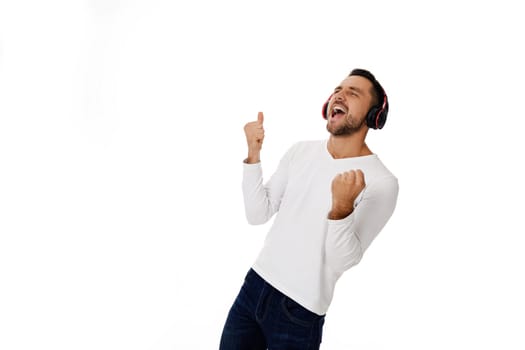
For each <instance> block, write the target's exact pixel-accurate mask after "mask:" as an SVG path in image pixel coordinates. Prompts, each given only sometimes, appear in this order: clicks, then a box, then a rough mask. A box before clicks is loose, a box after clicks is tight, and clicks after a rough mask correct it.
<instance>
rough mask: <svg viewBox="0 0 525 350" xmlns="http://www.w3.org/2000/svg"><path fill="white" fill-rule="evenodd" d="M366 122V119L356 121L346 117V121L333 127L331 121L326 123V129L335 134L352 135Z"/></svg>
mask: <svg viewBox="0 0 525 350" xmlns="http://www.w3.org/2000/svg"><path fill="white" fill-rule="evenodd" d="M364 124H365V119H363V120H362V121H361V122H355V119H353V118H351V117H350V118H348V117H345V120H344V123H343V124H341V125H339V126H334V127H332V126H331V125H330V123H327V124H326V130H328V132H329V133H330V134H332V135H333V136H344V135H352V134H354V133H355V132H357V131H359V130H360V129H361V128H362V127H363V125H364Z"/></svg>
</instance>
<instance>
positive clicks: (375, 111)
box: [366, 102, 388, 129]
mask: <svg viewBox="0 0 525 350" xmlns="http://www.w3.org/2000/svg"><path fill="white" fill-rule="evenodd" d="M387 114H388V102H386V104H385V108H383V109H381V108H380V107H377V106H375V107H372V108H370V110H369V111H368V114H367V115H366V125H368V127H369V128H372V129H382V128H383V126H385V123H386V116H387Z"/></svg>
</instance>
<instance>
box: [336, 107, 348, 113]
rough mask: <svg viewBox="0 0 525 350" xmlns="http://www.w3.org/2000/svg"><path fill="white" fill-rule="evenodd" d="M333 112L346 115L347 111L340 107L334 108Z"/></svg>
mask: <svg viewBox="0 0 525 350" xmlns="http://www.w3.org/2000/svg"><path fill="white" fill-rule="evenodd" d="M333 111H334V114H336V113H346V111H345V110H344V109H343V108H341V107H339V106H336V107H334V109H333Z"/></svg>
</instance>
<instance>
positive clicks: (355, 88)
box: [334, 85, 363, 95]
mask: <svg viewBox="0 0 525 350" xmlns="http://www.w3.org/2000/svg"><path fill="white" fill-rule="evenodd" d="M348 88H349V89H350V90H353V91H355V92H357V93H358V94H361V95H363V90H361V89H360V88H358V87H356V86H350V87H348ZM342 89H343V87H342V86H341V85H339V86H338V87H336V88H335V89H334V92H337V91H340V90H342Z"/></svg>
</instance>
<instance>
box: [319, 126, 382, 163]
mask: <svg viewBox="0 0 525 350" xmlns="http://www.w3.org/2000/svg"><path fill="white" fill-rule="evenodd" d="M365 136H366V132H365V133H355V134H351V135H340V136H334V135H330V138H329V139H328V152H329V153H330V154H331V155H332V157H333V158H334V159H340V158H351V157H362V156H368V155H371V154H372V151H371V150H370V148H368V146H367V145H366V143H365Z"/></svg>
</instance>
